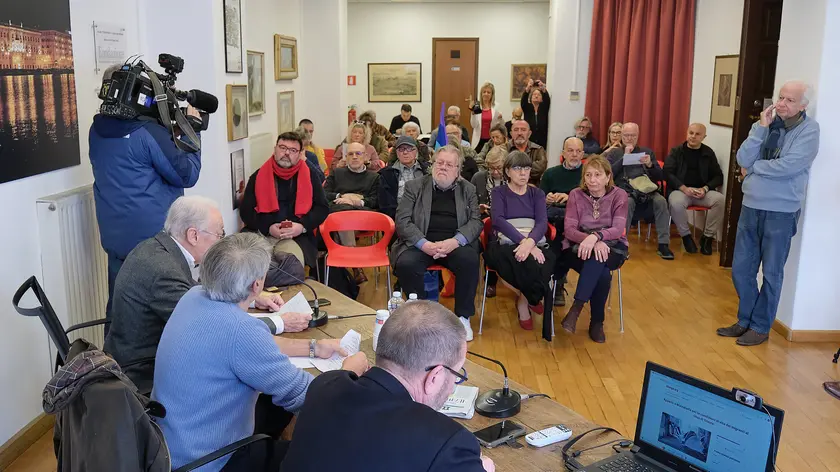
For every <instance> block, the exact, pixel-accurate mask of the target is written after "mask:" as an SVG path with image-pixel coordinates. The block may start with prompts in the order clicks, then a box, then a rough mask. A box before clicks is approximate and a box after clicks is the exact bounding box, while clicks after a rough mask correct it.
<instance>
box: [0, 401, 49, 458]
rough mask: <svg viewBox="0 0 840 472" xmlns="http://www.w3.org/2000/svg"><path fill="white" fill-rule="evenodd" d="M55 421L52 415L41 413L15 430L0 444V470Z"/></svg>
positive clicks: (39, 437)
mask: <svg viewBox="0 0 840 472" xmlns="http://www.w3.org/2000/svg"><path fill="white" fill-rule="evenodd" d="M54 423H55V416H54V415H47V414H45V413H41V414H40V415H38V417H37V418H35V419H34V420H32V421H30V422H29V424H28V425H26V426H24V427H23V429H21V430H20V431H18V432H17V434H15V435H14V436H12V438H11V439H9V440H8V441H6V443H5V444H3V445H2V446H0V470H5V469H6V468H7V467H9V466H10V465H11V464H12V462H14V461H15V460H16V459H17V458H18V457H20V456H21V454H23V453H24V452H26V450H27V449H29V448H30V447H31V446H32V445H33V444H35V442H36V441H38V440H39V439H41V436H43V435H44V434H46V433H47V431H49V430H50V429H52V427H53V424H54Z"/></svg>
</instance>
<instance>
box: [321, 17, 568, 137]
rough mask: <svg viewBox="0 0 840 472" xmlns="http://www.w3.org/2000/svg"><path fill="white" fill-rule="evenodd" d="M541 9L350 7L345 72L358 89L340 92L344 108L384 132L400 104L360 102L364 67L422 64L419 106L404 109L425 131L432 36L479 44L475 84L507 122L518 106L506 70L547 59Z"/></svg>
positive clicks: (545, 24) (429, 108) (429, 119)
mask: <svg viewBox="0 0 840 472" xmlns="http://www.w3.org/2000/svg"><path fill="white" fill-rule="evenodd" d="M548 11H549V4H548V3H510V4H506V3H499V4H495V3H484V4H476V3H446V4H442V3H411V4H396V3H375V4H367V3H351V4H349V5H348V12H347V17H348V51H347V64H348V66H347V74H349V75H355V76H356V79H357V82H356V83H357V85H356V86H348V87H347V90H348V94H347V99H348V101H349V103H347V105H351V104H356V105H359V107H360V109H361V110H367V109H372V110H375V111H376V115H377V121H379V122H380V123H383V124H384V125H385V126H388V125H389V124H390V123H391V118H392V117H393V116H395V115H397V114H398V113H399V112H400V105H401V104H400V103H369V102H368V101H367V64H368V63H369V62H421V63H422V64H423V71H422V73H423V78H422V80H423V87H422V94H423V97H422V98H423V101H422V103H412V104H411V106H412V108H413V114H414V115H415V116H417V118H419V119H420V125H421V127H422V128H423V131H424V132H429V131H430V130H431V126H432V116H435V117H436V116H437V115H438V114H439V113H440V110H436V111H434V113H433V112H432V38H461V37H463V38H479V47H478V50H479V59H478V86H481V84H482V83H484V82H486V81H489V82H492V83H493V85H495V86H496V106H497V107H498V109H499V111H501V112H502V115H503V116H504V117H505V119H506V120H508V119H510V113H511V111H512V110H513V109H514V108H516V107H517V106H519V105H518V100H517V101H516V102H512V101H510V66H511V64H526V63H545V62H546V61H547V45H548ZM342 79H345V77H342ZM548 80H551V77H549V79H548ZM549 92H552V90H551V89H549ZM464 98H467V97H464ZM460 105H461V108H462V110H463V109H464V108H465V107H464V105H465V104H460ZM462 113H463V111H462ZM324 144H326V143H324Z"/></svg>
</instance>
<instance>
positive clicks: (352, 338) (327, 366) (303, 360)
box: [289, 329, 362, 372]
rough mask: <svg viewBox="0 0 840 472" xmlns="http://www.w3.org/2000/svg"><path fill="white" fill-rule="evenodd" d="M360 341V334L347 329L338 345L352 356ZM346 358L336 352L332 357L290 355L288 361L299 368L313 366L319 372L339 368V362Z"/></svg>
mask: <svg viewBox="0 0 840 472" xmlns="http://www.w3.org/2000/svg"><path fill="white" fill-rule="evenodd" d="M361 343H362V335H361V334H359V333H357V332H356V331H354V330H352V329H351V330H350V331H347V334H345V335H344V337H343V338H341V343H340V345H341V347H342V349H344V350H345V351H347V355H348V356H352V355H353V354H355V353H357V352H359V345H360V344H361ZM346 358H347V356H340V355H339V354H338V353H333V355H332V357H330V358H329V359H319V358H315V359H310V358H309V357H290V358H289V361H290V362H291V363H292V365H294V366H295V367H298V368H301V369H308V368H310V367H315V368H316V369H318V370H320V371H321V372H329V371H331V370H339V369H341V364H342V363H343V362H344V359H346Z"/></svg>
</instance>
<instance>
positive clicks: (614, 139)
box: [598, 121, 624, 154]
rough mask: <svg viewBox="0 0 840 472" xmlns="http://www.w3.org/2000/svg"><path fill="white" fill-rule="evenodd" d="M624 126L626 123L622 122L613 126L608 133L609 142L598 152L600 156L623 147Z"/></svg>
mask: <svg viewBox="0 0 840 472" xmlns="http://www.w3.org/2000/svg"><path fill="white" fill-rule="evenodd" d="M622 126H624V123H622V122H620V121H616V122H615V123H613V124H611V125H610V127H609V131H608V136H609V137H608V138H607V142H606V143H604V147H602V148H601V150H600V151H598V154H604V153H605V152H607V151H612V150H613V149H615V148H619V147H622V146H621V127H622Z"/></svg>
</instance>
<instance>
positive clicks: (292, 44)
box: [274, 34, 298, 80]
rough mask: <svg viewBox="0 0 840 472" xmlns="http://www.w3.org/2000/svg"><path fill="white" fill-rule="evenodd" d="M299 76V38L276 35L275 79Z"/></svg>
mask: <svg viewBox="0 0 840 472" xmlns="http://www.w3.org/2000/svg"><path fill="white" fill-rule="evenodd" d="M297 76H298V51H297V39H295V38H293V37H291V36H283V35H282V34H275V35H274V80H284V79H296V78H297Z"/></svg>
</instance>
